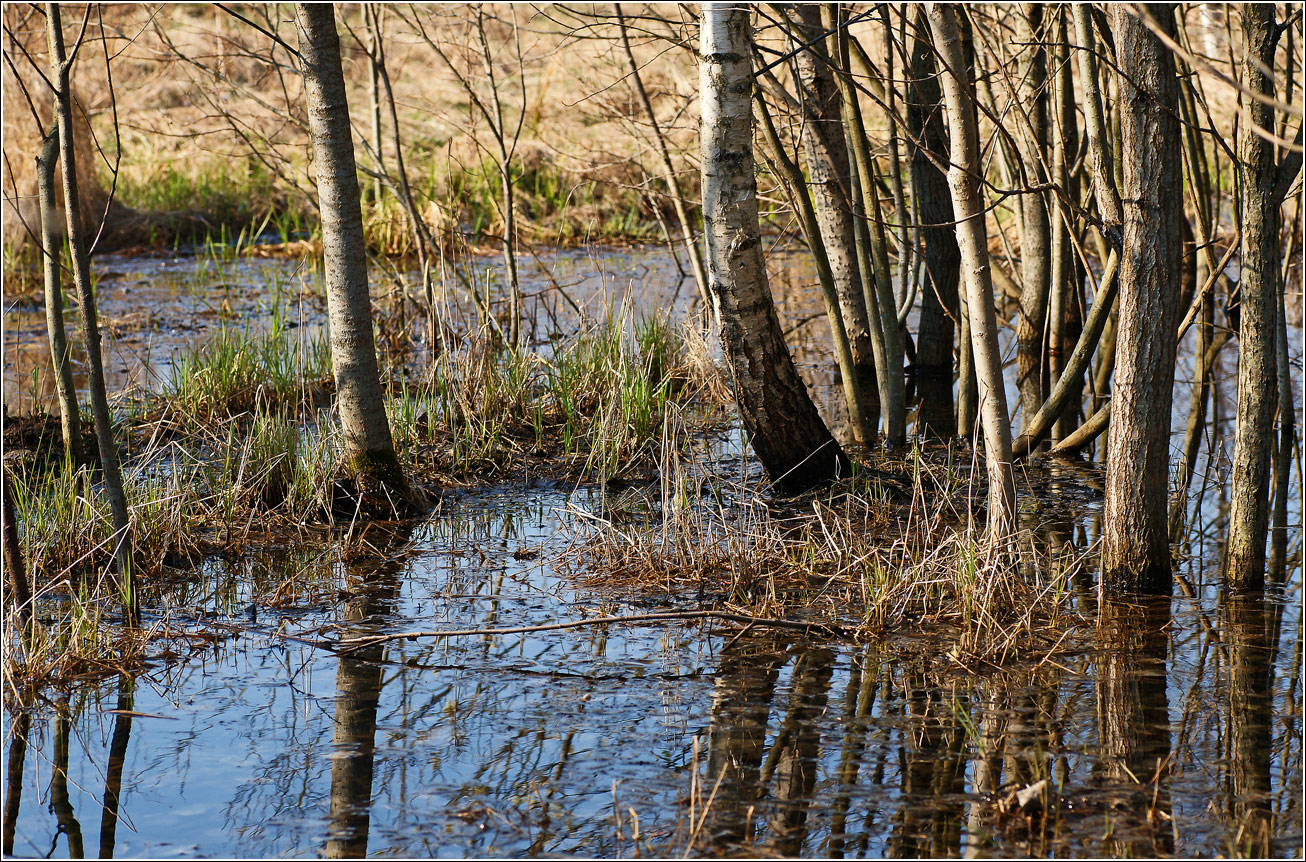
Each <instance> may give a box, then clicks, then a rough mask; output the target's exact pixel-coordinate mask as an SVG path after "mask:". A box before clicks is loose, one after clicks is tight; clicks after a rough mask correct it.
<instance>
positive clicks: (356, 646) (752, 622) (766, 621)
mask: <svg viewBox="0 0 1306 862" xmlns="http://www.w3.org/2000/svg"><path fill="white" fill-rule="evenodd" d="M706 619H715V620H723V621H726V622H736V623H744V624H745V625H749V626H770V627H772V628H782V629H799V630H802V631H807V632H810V631H812V630H818V631H825V632H828V633H830V634H832V635H835V636H837V637H848V636H849V634H848V631H847V629H845V628H843V627H842V626H839V625H835V624H834V623H828V622H820V623H804V622H799V621H797V620H781V619H771V618H767V617H751V616H747V615H745V614H735V613H729V612H726V611H664V612H660V613H654V614H630V615H627V616H609V617H593V618H591V619H587V620H568V621H567V622H561V623H545V624H542V625H536V626H511V627H508V628H498V629H451V630H447V631H417V632H395V633H392V634H383V635H365V636H362V637H356V638H349V639H347V640H346V639H342V640H340V641H337V642H336V643H335V645H334V646H333V647H332V648H333V649H334V650H335V651H336V652H353V651H355V650H360V649H366V648H367V647H370V646H376V645H378V644H382V643H385V642H387V641H395V640H416V639H417V638H452V637H471V636H474V635H512V634H524V633H527V632H544V631H557V630H559V629H574V628H580V627H581V626H598V625H611V624H620V623H649V622H666V621H670V620H706ZM323 643H326V642H323Z"/></svg>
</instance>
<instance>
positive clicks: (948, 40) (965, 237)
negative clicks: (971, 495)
mask: <svg viewBox="0 0 1306 862" xmlns="http://www.w3.org/2000/svg"><path fill="white" fill-rule="evenodd" d="M927 10H928V11H927V15H928V17H929V22H930V30H931V31H932V32H933V34H934V45H935V47H936V49H937V50H938V52H939V59H940V62H941V63H942V64H943V65H944V67H945V69H944V73H943V75H942V84H943V96H944V99H945V101H946V103H947V106H948V124H949V127H950V130H951V135H950V140H951V148H952V152H951V165H950V167H949V168H948V188H949V189H950V190H951V192H952V207H953V212H954V214H955V217H956V221H957V246H958V248H959V249H960V250H961V270H962V273H964V276H965V281H966V293H967V295H968V300H969V301H968V303H967V305H968V310H969V314H970V335H971V347H972V350H973V352H974V355H975V369H976V375H975V376H976V378H977V380H978V382H979V410H980V418H981V422H982V425H983V429H984V458H985V463H986V464H987V467H988V478H989V502H988V530H989V538H990V541H993V542H997V543H1005V542H1006V540H1007V537H1008V536H1010V534H1011V533H1012V531H1013V530H1014V529H1015V519H1016V481H1015V475H1014V474H1013V472H1012V469H1011V416H1010V414H1009V413H1008V412H1007V394H1006V390H1005V388H1004V384H1003V381H1002V356H1001V354H1000V353H999V350H998V323H997V313H996V311H995V310H994V307H993V282H992V280H991V275H990V273H989V252H988V239H987V231H986V229H985V226H984V204H983V201H982V200H981V199H980V194H979V182H978V178H979V176H980V152H979V129H978V122H977V120H976V116H975V90H974V85H973V82H972V80H971V71H970V68H969V67H968V66H967V64H966V60H965V56H964V55H963V52H962V49H961V35H960V33H959V32H958V28H957V21H956V9H955V8H954V7H953V6H952V5H951V4H945V3H930V4H928V6H927Z"/></svg>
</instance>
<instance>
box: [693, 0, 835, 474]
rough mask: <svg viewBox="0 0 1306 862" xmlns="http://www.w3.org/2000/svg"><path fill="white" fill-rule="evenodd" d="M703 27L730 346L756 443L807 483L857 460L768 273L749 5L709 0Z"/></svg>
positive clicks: (713, 197) (713, 199) (711, 214)
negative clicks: (813, 388) (802, 368)
mask: <svg viewBox="0 0 1306 862" xmlns="http://www.w3.org/2000/svg"><path fill="white" fill-rule="evenodd" d="M701 29H702V32H701V51H702V55H701V57H700V59H699V63H700V68H699V76H700V88H701V99H702V128H701V135H702V147H703V220H704V225H705V227H706V233H707V264H708V285H709V288H710V290H711V293H712V302H713V303H714V304H715V306H716V312H717V319H718V320H719V321H720V325H721V345H722V350H723V352H724V354H725V358H726V364H727V365H728V367H729V368H730V374H731V378H732V380H733V382H734V390H735V401H736V403H737V404H738V406H739V413H740V416H741V417H742V419H743V422H744V428H745V429H746V430H747V431H748V437H749V442H750V443H751V444H752V447H753V451H754V452H756V453H757V457H758V459H759V460H760V461H761V462H762V466H763V467H765V468H766V471H767V473H768V474H769V475H770V476H771V478H772V480H774V481H775V483H776V484H777V485H778V486H780V487H782V488H785V489H786V490H802V489H805V488H810V487H812V486H813V485H817V484H820V483H821V482H826V481H829V480H832V479H834V478H837V477H838V476H841V475H843V476H846V475H847V474H848V471H849V463H848V459H847V457H846V456H845V455H844V453H843V450H842V449H841V448H840V447H839V444H838V442H836V441H835V439H834V437H833V436H832V435H831V434H830V430H829V429H828V428H827V427H826V426H825V422H823V421H822V420H821V416H820V414H819V413H817V411H816V406H815V405H814V404H813V403H812V399H811V396H810V395H809V394H808V392H807V387H806V385H805V384H804V383H803V381H802V378H800V377H799V376H798V370H797V368H795V366H794V363H793V358H792V357H791V356H790V355H789V348H788V347H787V346H786V344H785V341H784V334H783V331H782V330H781V328H780V318H779V316H778V315H777V314H776V310H775V303H774V301H773V300H772V298H771V289H770V286H769V285H768V284H767V280H766V265H765V261H764V260H763V257H762V241H761V235H760V234H761V231H760V227H759V224H758V220H757V181H756V177H755V176H754V173H753V102H752V92H753V60H752V57H753V55H752V27H751V24H750V22H749V12H748V10H747V9H746V8H744V7H738V6H730V5H727V4H719V3H705V4H703V15H702V25H701Z"/></svg>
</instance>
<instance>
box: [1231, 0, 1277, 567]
mask: <svg viewBox="0 0 1306 862" xmlns="http://www.w3.org/2000/svg"><path fill="white" fill-rule="evenodd" d="M1242 30H1243V70H1242V76H1243V79H1242V84H1243V87H1244V88H1245V89H1246V91H1247V92H1246V93H1245V94H1244V96H1243V108H1242V117H1241V123H1240V126H1239V141H1238V148H1239V164H1238V174H1239V178H1240V180H1241V183H1240V185H1241V186H1242V255H1241V257H1242V261H1241V267H1240V272H1241V275H1240V277H1239V279H1238V289H1239V293H1240V294H1241V298H1240V303H1239V307H1240V314H1239V324H1238V425H1237V429H1236V431H1235V432H1234V451H1233V493H1232V499H1231V501H1230V509H1229V540H1228V545H1227V546H1226V548H1227V550H1226V560H1225V577H1226V578H1228V580H1229V582H1230V584H1231V586H1233V587H1234V588H1235V589H1240V590H1259V589H1260V588H1261V587H1262V586H1264V584H1265V538H1266V529H1267V525H1268V523H1269V508H1270V505H1269V493H1270V489H1269V485H1270V453H1271V451H1272V450H1273V438H1274V410H1275V408H1276V407H1277V406H1278V392H1277V388H1278V368H1277V361H1278V356H1277V345H1276V339H1277V335H1278V323H1277V320H1276V317H1277V315H1278V311H1279V284H1278V281H1279V254H1280V252H1279V245H1280V239H1279V206H1280V204H1281V202H1282V199H1281V198H1278V197H1276V195H1275V187H1276V186H1277V185H1278V180H1279V166H1278V165H1277V164H1276V162H1275V158H1274V150H1275V145H1274V143H1273V141H1272V140H1270V139H1268V138H1267V135H1270V136H1272V135H1273V134H1274V128H1275V122H1274V121H1275V111H1274V107H1273V105H1272V104H1269V103H1268V101H1269V100H1270V99H1273V98H1274V95H1275V87H1274V73H1273V70H1274V52H1275V47H1276V45H1277V43H1278V41H1279V30H1278V27H1277V25H1276V24H1275V21H1274V4H1273V3H1248V4H1247V5H1245V6H1243V7H1242Z"/></svg>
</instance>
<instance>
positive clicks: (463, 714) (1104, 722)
mask: <svg viewBox="0 0 1306 862" xmlns="http://www.w3.org/2000/svg"><path fill="white" fill-rule="evenodd" d="M795 289H797V288H795ZM576 295H577V296H580V293H579V291H578V292H577V293H576ZM124 301H125V300H124ZM789 311H790V312H792V311H793V309H792V308H790V309H789ZM791 316H792V314H791ZM817 322H818V323H821V321H817ZM33 325H35V324H33ZM812 327H814V331H815V330H819V326H816V325H815V324H813V325H812ZM812 327H809V328H812ZM810 340H815V336H813V339H810ZM820 356H821V354H820V352H819V350H818V349H817V348H816V347H813V348H812V350H811V352H810V353H808V354H807V358H808V364H807V366H805V369H804V373H805V374H807V375H808V377H809V380H811V381H814V382H815V383H816V385H817V386H818V387H820V386H826V387H828V386H831V385H833V381H832V380H830V379H828V377H829V365H828V362H825V360H824V359H821V358H820ZM814 357H815V358H814ZM822 362H825V364H823V365H822V364H820V363H822ZM9 383H10V385H11V387H12V386H13V385H14V381H13V380H10V381H9ZM916 386H917V394H918V399H919V413H918V414H917V419H918V422H919V423H920V426H919V427H920V428H921V429H922V430H924V429H926V428H928V427H934V426H937V427H938V429H939V430H940V431H941V432H942V433H945V434H946V433H950V432H951V428H950V423H951V417H952V392H951V389H950V387H949V388H947V389H946V390H945V389H939V388H937V387H936V386H934V385H933V383H932V382H931V381H929V380H927V379H923V378H922V379H920V380H917V381H916ZM945 408H946V409H945ZM831 409H832V412H833V413H837V407H833V408H831ZM731 457H732V458H733V462H738V461H739V460H740V459H739V458H738V453H737V452H734V453H732V454H731ZM1039 470H1040V471H1041V472H1038V473H1037V476H1038V477H1039V478H1038V481H1040V482H1042V483H1043V484H1044V486H1046V487H1045V489H1044V490H1046V491H1047V493H1043V492H1042V491H1040V493H1039V494H1036V495H1030V496H1029V497H1028V498H1026V499H1027V500H1028V501H1029V507H1030V508H1029V511H1028V513H1027V514H1028V516H1029V518H1030V519H1031V523H1034V524H1036V525H1037V527H1036V529H1035V530H1034V541H1035V542H1036V543H1037V544H1038V545H1039V546H1040V550H1042V551H1045V552H1047V554H1048V556H1049V557H1050V558H1053V559H1055V558H1057V557H1059V556H1060V557H1064V558H1065V559H1066V560H1071V559H1073V558H1075V557H1077V556H1081V555H1083V554H1084V553H1085V552H1086V550H1088V549H1089V548H1090V547H1091V546H1092V543H1093V542H1094V541H1095V539H1096V536H1097V534H1098V532H1099V531H1100V525H1099V524H1098V523H1097V521H1098V519H1099V517H1100V488H1095V487H1094V483H1099V482H1100V475H1101V474H1100V470H1096V469H1095V468H1091V467H1089V468H1084V467H1048V468H1039ZM1031 473H1033V471H1031ZM1222 493H1223V491H1222V487H1221V486H1220V485H1219V484H1218V483H1210V484H1209V486H1208V485H1206V484H1204V485H1202V486H1201V487H1200V488H1199V489H1198V490H1197V493H1196V496H1195V499H1194V505H1193V512H1194V515H1195V527H1194V531H1193V536H1194V539H1193V542H1192V544H1191V559H1189V560H1187V561H1185V562H1184V563H1183V565H1182V566H1181V568H1180V570H1179V571H1178V575H1179V577H1180V580H1179V581H1178V583H1179V588H1178V590H1177V592H1176V595H1175V597H1174V598H1173V599H1166V600H1161V601H1157V602H1150V603H1129V602H1121V601H1118V600H1115V601H1113V600H1100V598H1099V596H1098V595H1097V592H1096V584H1095V581H1094V573H1093V572H1092V571H1091V570H1090V569H1086V568H1084V567H1082V566H1070V567H1069V568H1068V569H1067V575H1068V577H1067V578H1066V579H1065V583H1064V584H1063V585H1062V587H1061V588H1063V589H1065V590H1066V591H1068V592H1069V593H1071V595H1072V597H1073V602H1072V603H1071V604H1072V606H1073V608H1074V610H1075V611H1077V612H1078V614H1079V615H1080V616H1082V618H1083V620H1082V622H1081V623H1076V622H1074V621H1072V622H1071V623H1068V625H1080V626H1081V628H1080V630H1079V634H1078V641H1077V643H1078V644H1080V646H1078V647H1077V649H1076V651H1073V652H1070V653H1068V654H1058V655H1056V656H1055V657H1048V658H1047V659H1046V660H1044V659H1042V658H1039V657H1034V658H1030V659H1020V660H1013V661H1011V662H1009V663H1007V664H1005V665H1003V666H1002V667H995V666H987V665H986V666H980V667H969V666H967V667H963V666H962V665H960V664H959V663H958V662H957V661H956V660H955V659H953V658H952V657H951V655H950V648H951V646H952V643H951V640H950V639H949V637H948V636H947V634H946V632H945V633H933V634H931V633H929V632H926V631H903V632H896V633H892V634H891V635H890V636H888V637H886V638H885V639H883V640H882V641H879V642H876V643H872V644H869V645H868V644H859V645H855V644H849V643H841V642H819V641H814V640H804V641H796V640H792V639H786V638H777V637H773V636H770V635H766V634H762V633H759V632H756V631H750V632H748V633H746V634H744V635H739V633H738V632H737V631H736V630H730V631H724V632H723V631H720V630H718V629H716V628H714V627H712V626H710V625H708V624H704V623H700V622H697V621H695V622H684V623H674V624H671V625H663V626H659V627H652V626H640V625H626V626H621V625H611V626H603V627H597V626H596V627H588V628H580V629H572V630H567V631H551V632H522V633H516V634H483V635H478V636H473V637H464V638H456V639H448V640H434V639H421V638H419V639H417V640H416V641H407V640H397V641H392V642H389V643H387V644H386V645H385V646H377V647H373V648H369V649H366V650H360V651H358V652H356V653H353V654H348V655H341V656H336V655H334V654H331V653H328V652H325V651H322V650H318V649H315V648H314V647H312V646H309V645H306V644H303V643H299V642H296V641H292V640H287V639H284V638H282V637H280V636H279V634H281V633H286V632H289V633H307V634H308V636H309V637H310V638H311V637H317V636H321V635H323V634H325V635H328V636H331V637H338V636H348V635H350V634H361V633H396V632H403V631H410V630H415V629H421V630H438V629H445V628H501V627H529V626H538V625H541V624H546V623H552V622H557V621H559V620H563V619H578V618H581V617H592V616H598V615H607V614H621V613H626V612H641V611H648V610H651V609H665V608H666V607H667V606H668V604H670V605H671V606H677V607H678V606H679V605H676V604H675V603H674V602H675V600H674V597H672V598H668V597H665V596H662V595H657V596H651V595H650V596H642V597H639V598H637V599H631V598H629V597H628V596H617V595H608V594H606V593H604V592H602V591H598V590H595V589H593V588H582V587H581V586H579V585H578V584H577V582H576V581H575V580H574V579H573V578H571V577H569V576H568V574H567V573H566V572H565V571H563V570H560V569H556V568H555V567H554V565H555V562H556V561H557V560H558V559H559V556H560V555H561V554H562V553H563V552H564V551H566V550H567V549H568V548H569V547H570V546H571V545H570V543H571V541H572V536H573V531H574V530H575V529H576V525H577V524H578V523H580V522H581V521H582V520H583V518H581V517H580V516H578V515H577V514H576V512H577V511H579V512H584V513H604V514H611V513H612V512H613V511H615V510H616V509H617V508H618V507H616V506H615V505H614V503H615V501H614V500H611V499H608V498H606V497H605V496H604V494H603V492H602V491H601V490H600V489H581V490H575V489H571V488H569V487H560V486H557V485H551V484H549V483H536V484H533V485H532V486H530V487H528V488H520V487H514V488H507V487H492V488H485V489H480V490H477V491H474V492H466V491H451V492H449V493H448V494H446V496H445V498H444V500H443V501H442V502H441V504H440V506H439V508H437V510H436V511H435V513H434V514H433V515H432V516H431V517H430V518H429V519H427V520H426V521H424V522H421V523H417V524H407V525H374V526H373V527H371V528H369V531H368V533H367V534H366V535H365V537H364V538H365V539H366V544H364V545H362V547H363V548H364V549H365V550H364V551H358V550H357V549H356V548H354V549H351V550H344V549H342V547H341V546H340V545H339V543H333V542H332V541H331V539H330V537H327V538H326V539H323V540H321V541H316V540H315V541H307V540H304V541H300V542H295V543H291V544H290V545H289V546H284V547H283V546H277V545H272V546H269V547H257V546H254V545H251V546H250V547H249V548H247V549H246V550H245V551H244V552H243V554H232V555H229V557H228V558H223V559H215V560H209V561H207V562H206V563H205V564H204V569H203V578H202V583H199V584H192V585H183V586H179V587H178V588H177V592H176V594H175V595H174V596H173V604H172V607H173V608H174V609H176V610H175V612H176V613H177V614H178V615H179V617H194V618H196V619H199V618H205V619H218V620H221V621H222V622H223V623H224V624H226V625H229V626H230V627H231V628H233V629H235V630H238V631H239V635H238V636H233V637H232V638H230V639H229V640H224V641H222V642H221V643H219V644H218V645H217V647H216V648H215V649H210V650H208V651H206V652H204V653H202V654H200V655H199V656H197V657H195V658H192V659H190V660H188V661H185V662H180V663H171V664H160V665H158V666H156V667H153V668H151V669H148V670H146V671H145V672H144V673H142V674H141V675H140V676H139V677H137V678H134V679H133V678H131V677H121V678H118V679H114V680H109V681H98V682H93V683H86V684H82V685H77V686H74V688H73V690H72V691H71V692H68V693H65V694H63V695H61V696H58V697H52V702H50V703H47V704H46V705H42V706H31V705H28V706H19V705H17V704H14V703H9V702H6V717H7V722H6V728H5V731H6V733H7V734H8V737H7V739H5V740H4V747H5V751H6V761H7V762H6V768H5V776H6V779H5V781H6V787H5V799H4V832H3V835H4V842H3V850H4V853H5V854H6V855H10V854H16V855H19V856H46V855H56V856H65V857H80V856H83V855H84V854H85V853H86V851H87V847H86V844H87V843H90V842H93V841H94V836H93V835H91V834H89V833H88V834H85V836H84V828H83V824H85V826H86V828H90V825H91V824H93V823H94V822H95V821H96V820H97V819H98V821H99V822H100V834H99V841H98V845H96V846H97V847H98V851H99V852H100V853H101V854H102V855H119V856H124V855H145V856H150V855H157V856H184V857H192V856H215V855H224V854H225V855H237V856H310V855H319V854H320V855H325V856H327V857H329V858H346V857H356V856H363V855H383V854H384V855H408V856H423V857H425V856H438V855H439V856H450V855H480V856H509V857H519V856H543V855H579V856H617V855H622V856H629V855H633V854H635V853H640V854H642V855H672V854H674V855H679V854H681V853H685V852H689V853H691V854H693V853H698V854H705V855H714V854H723V855H724V854H732V855H771V854H780V855H812V856H831V857H836V858H847V857H864V856H872V857H876V856H878V857H895V858H917V857H990V856H1022V855H1038V856H1044V855H1048V856H1097V855H1108V856H1153V855H1180V856H1215V855H1246V856H1274V857H1286V856H1290V855H1294V854H1300V851H1301V846H1302V827H1301V818H1302V805H1301V797H1302V792H1303V783H1302V741H1301V691H1300V684H1299V677H1300V671H1301V653H1302V641H1301V609H1300V605H1299V602H1298V601H1297V597H1298V595H1299V590H1300V578H1301V569H1300V557H1299V556H1298V557H1296V558H1294V559H1293V560H1290V562H1291V567H1290V571H1289V573H1288V583H1287V585H1286V586H1283V587H1280V588H1278V589H1277V590H1275V591H1272V592H1271V593H1269V594H1267V596H1266V597H1265V598H1264V599H1250V598H1229V597H1225V598H1221V596H1220V590H1219V588H1218V582H1219V578H1218V570H1217V569H1216V567H1214V566H1213V565H1212V564H1211V561H1213V560H1217V559H1218V558H1219V552H1220V542H1221V529H1222V528H1221V526H1220V524H1221V520H1220V518H1221V517H1222V516H1221V514H1220V511H1221V506H1222V502H1221V494H1222ZM1294 541H1295V542H1299V540H1298V539H1295V538H1294ZM1294 547H1295V546H1294ZM681 598H683V597H681ZM686 601H688V602H689V603H690V604H692V599H687V600H686ZM250 603H254V604H255V605H257V607H258V616H259V619H257V620H254V619H251V618H247V617H246V616H245V615H244V614H243V613H242V611H241V610H240V609H242V608H244V607H245V606H246V605H248V604H250ZM737 635H739V636H737Z"/></svg>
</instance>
